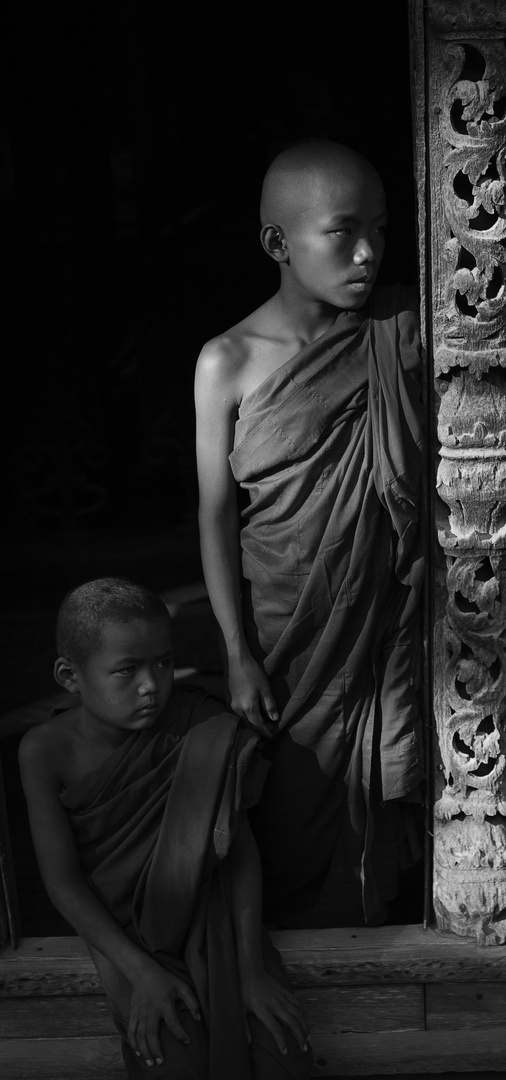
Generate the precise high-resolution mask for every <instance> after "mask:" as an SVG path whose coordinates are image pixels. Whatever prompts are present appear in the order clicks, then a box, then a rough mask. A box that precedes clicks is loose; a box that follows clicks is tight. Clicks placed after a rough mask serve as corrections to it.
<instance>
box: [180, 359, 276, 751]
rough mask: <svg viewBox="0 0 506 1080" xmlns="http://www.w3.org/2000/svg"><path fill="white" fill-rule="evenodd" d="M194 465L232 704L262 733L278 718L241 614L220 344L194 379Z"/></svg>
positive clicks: (228, 391) (205, 559) (229, 403)
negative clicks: (195, 419)
mask: <svg viewBox="0 0 506 1080" xmlns="http://www.w3.org/2000/svg"><path fill="white" fill-rule="evenodd" d="M195 404H196V412H197V468H198V476H199V492H200V506H199V526H200V544H201V552H202V565H203V569H204V576H205V579H206V585H207V589H208V592H209V597H210V600H211V604H212V608H213V611H214V614H215V616H216V618H217V620H218V623H219V625H220V628H221V631H222V634H223V638H224V642H225V648H226V653H227V664H228V672H227V675H228V682H229V692H230V704H231V707H232V709H233V710H234V712H236V713H238V714H239V715H240V716H246V717H247V718H248V720H249V721H250V722H251V723H252V724H253V725H254V726H255V727H257V728H258V729H259V730H260V731H262V733H263V734H267V735H269V734H271V732H270V730H269V729H268V728H267V727H266V725H265V718H266V716H267V717H268V719H269V720H277V719H278V712H277V708H276V703H275V701H274V698H273V696H272V692H271V689H270V686H269V683H268V680H267V678H266V676H265V673H264V671H263V669H262V668H261V667H260V666H259V665H258V664H257V663H256V661H255V660H254V659H253V657H252V655H251V652H250V650H249V648H248V644H247V642H246V638H245V634H244V625H243V620H242V612H241V584H240V583H241V571H240V540H239V513H238V508H237V488H236V482H235V480H234V477H233V475H232V470H231V468H230V463H229V460H228V459H229V454H230V453H231V451H232V449H233V443H234V428H235V422H236V419H237V395H236V392H235V387H234V381H233V377H232V375H231V362H230V359H229V358H228V357H227V356H226V355H225V353H224V352H222V351H220V348H219V346H218V345H212V344H211V345H209V346H207V347H206V348H205V349H204V350H203V351H202V353H201V355H200V358H199V362H198V364H197V372H196V379H195Z"/></svg>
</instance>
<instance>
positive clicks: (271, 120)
mask: <svg viewBox="0 0 506 1080" xmlns="http://www.w3.org/2000/svg"><path fill="white" fill-rule="evenodd" d="M0 19H1V27H0V29H1V31H2V40H3V48H4V54H5V55H4V62H3V65H2V69H3V75H2V79H3V89H4V94H3V115H2V116H0V133H1V145H0V152H1V160H0V214H1V216H2V226H3V239H2V262H3V264H4V269H5V271H6V273H5V277H6V286H5V287H4V292H3V298H4V302H5V307H4V311H5V325H6V327H7V333H8V341H9V346H8V349H7V352H6V363H5V364H4V366H3V375H2V380H3V383H4V389H5V388H7V409H6V413H5V421H4V424H3V432H4V434H6V451H5V456H4V461H5V467H4V469H3V476H4V479H5V480H6V492H5V497H4V507H5V510H6V512H5V515H4V526H3V528H4V538H5V539H6V540H7V544H6V552H5V556H4V557H3V566H4V570H6V573H5V575H4V584H3V589H2V591H3V598H4V603H3V612H4V616H3V633H2V651H3V660H4V671H5V675H4V677H3V691H4V700H3V702H2V711H3V712H5V711H6V710H9V709H14V708H17V707H18V706H22V705H24V704H25V703H27V702H29V701H31V700H32V699H33V698H35V697H37V696H38V697H41V696H44V695H45V694H48V693H49V694H50V693H51V692H52V691H53V689H54V684H53V681H52V662H53V658H54V648H53V631H52V628H53V625H54V618H55V613H56V610H57V607H58V604H59V602H60V599H61V597H62V595H63V593H64V592H65V590H66V589H67V588H69V587H71V586H72V585H74V584H76V583H77V582H79V581H82V580H84V579H86V578H89V577H94V576H97V575H99V574H103V573H126V574H130V575H131V576H134V577H136V578H138V579H140V580H141V581H143V582H144V583H146V584H148V585H151V586H152V587H154V588H156V589H159V590H161V589H166V588H168V587H172V586H176V585H180V584H183V583H185V582H191V581H195V580H198V579H199V578H200V577H201V568H200V561H199V553H198V534H197V519H196V512H197V489H196V476H195V465H194V449H193V446H194V417H193V374H194V368H195V362H196V359H197V356H198V353H199V350H200V348H201V347H202V345H203V343H204V342H205V341H206V340H207V339H208V338H209V337H211V336H213V335H215V334H216V333H218V332H220V331H223V330H224V329H225V328H226V327H227V326H230V325H231V324H233V323H234V322H236V321H237V320H238V319H240V318H242V317H244V316H245V315H246V314H247V313H248V312H249V311H251V310H253V308H254V307H256V306H257V305H258V304H260V303H261V302H262V301H263V300H265V299H267V297H268V296H269V295H270V294H272V293H273V292H274V291H275V289H276V287H277V277H276V269H275V267H274V265H273V264H272V263H271V262H270V261H269V260H268V259H267V257H266V256H265V255H264V253H263V252H262V250H261V247H260V244H259V240H258V232H259V223H258V201H259V193H260V187H261V182H262V177H263V174H264V173H265V170H266V168H267V167H268V165H269V163H270V161H271V160H272V158H273V157H274V156H275V155H276V153H278V152H279V150H281V149H283V147H284V146H286V145H287V144H289V143H290V142H292V141H294V140H297V139H300V138H304V137H309V136H328V137H329V138H331V139H335V140H337V141H340V142H344V143H346V144H348V145H350V146H353V147H355V148H356V149H357V150H359V151H361V152H362V153H364V154H365V155H366V156H367V157H368V158H370V160H371V161H372V162H373V163H374V164H375V165H376V166H377V168H378V169H379V171H380V173H381V174H382V176H383V179H384V182H385V186H386V190H387V198H388V203H389V211H390V226H389V234H388V243H387V254H386V256H385V260H384V265H383V269H382V280H383V281H384V282H391V281H397V280H404V281H406V282H410V283H414V282H416V279H417V266H416V238H415V208H414V181H413V166H412V131H411V116H410V78H409V46H408V27H407V3H405V2H404V0H389V2H388V3H379V2H372V0H371V2H366V3H364V2H363V3H353V2H346V3H344V2H342V0H333V2H331V3H330V2H324V3H322V2H318V0H316V2H312V3H306V4H305V5H303V6H301V5H294V4H293V3H292V2H290V3H285V2H278V3H276V0H271V3H270V4H264V3H262V2H259V3H251V4H241V3H237V4H235V5H229V4H224V3H216V4H212V3H207V4H206V5H205V6H204V5H202V6H200V5H197V6H194V5H193V4H191V3H189V2H188V3H177V2H176V3H171V2H170V0H166V2H163V0H146V2H141V0H100V2H96V0H50V2H47V3H45V2H44V0H9V2H8V3H7V5H6V6H4V8H3V14H2V15H1V16H0ZM184 650H185V656H180V657H179V660H180V662H183V663H185V662H189V663H191V662H192V657H191V655H189V654H191V642H190V643H188V642H186V644H185V645H184ZM0 724H1V720H0ZM7 743H8V744H9V745H7ZM11 743H12V740H10V739H9V740H5V743H4V748H3V750H2V756H3V758H4V771H8V772H9V774H10V773H11V764H12V762H11V758H12V753H11V752H10V751H12V749H13V748H12V746H11ZM13 760H14V759H13ZM5 761H7V762H8V769H7V770H6V768H5ZM12 768H13V769H14V765H13V766H12Z"/></svg>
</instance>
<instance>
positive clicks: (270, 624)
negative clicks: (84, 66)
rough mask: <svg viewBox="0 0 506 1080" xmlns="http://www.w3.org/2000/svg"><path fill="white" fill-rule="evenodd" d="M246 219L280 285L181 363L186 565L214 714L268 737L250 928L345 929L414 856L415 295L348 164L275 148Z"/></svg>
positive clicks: (317, 145) (357, 159)
mask: <svg viewBox="0 0 506 1080" xmlns="http://www.w3.org/2000/svg"><path fill="white" fill-rule="evenodd" d="M261 224H262V229H261V234H260V236H261V241H262V244H263V247H264V250H265V252H266V253H267V255H268V256H269V257H270V258H271V259H272V260H274V262H275V263H276V264H277V266H278V268H279V273H280V285H279V289H278V291H277V292H276V293H275V295H274V296H272V297H271V298H270V299H269V300H267V301H266V303H264V304H262V306H261V307H259V308H257V309H256V310H255V311H253V312H252V314H250V315H248V316H247V317H246V318H245V319H243V320H242V321H241V322H239V323H238V324H237V325H235V326H233V327H231V329H229V330H227V331H226V332H225V333H223V334H221V335H219V336H218V337H216V338H214V339H213V340H212V341H209V342H208V343H207V344H206V345H205V346H204V348H203V350H202V352H201V355H200V358H199V361H198V365H197V373H196V386H195V391H196V408H197V458H198V469H199V487H200V529H201V549H202V562H203V567H204V573H205V578H206V582H207V586H208V591H209V596H210V599H211V603H212V606H213V609H214V613H215V615H216V618H217V620H218V622H219V625H220V627H221V632H222V638H223V643H224V648H225V660H226V666H227V672H228V683H229V692H230V703H231V707H232V709H233V710H234V712H236V713H237V714H238V715H240V716H245V717H247V718H248V720H249V721H250V722H251V723H252V724H253V725H254V726H256V727H257V728H258V730H260V731H262V732H263V733H264V734H269V732H270V735H271V737H272V736H273V737H272V741H271V742H270V744H269V748H268V753H269V754H270V756H271V757H272V759H273V764H272V768H271V770H270V772H269V774H268V777H267V781H266V785H265V788H264V791H263V793H262V798H261V800H260V804H259V806H258V807H255V809H254V811H253V814H252V816H251V822H252V826H253V829H254V832H255V836H256V839H257V842H258V845H259V850H260V854H261V857H262V862H263V870H264V891H265V896H266V911H267V914H268V917H269V918H270V920H272V921H273V922H275V923H277V924H278V925H280V926H312V927H315V926H339V925H356V924H357V923H360V922H363V921H364V919H365V920H366V921H368V922H373V921H380V920H382V919H384V918H385V917H386V907H385V904H386V902H387V901H388V900H389V899H391V898H392V897H393V896H394V895H395V892H396V888H397V871H398V867H399V866H402V865H406V864H408V863H409V861H410V860H411V858H412V855H414V854H417V852H416V845H415V844H414V843H410V836H409V835H408V832H407V830H406V825H407V823H408V822H409V818H410V815H408V813H404V810H403V808H402V806H401V804H400V800H403V799H405V798H406V797H408V798H410V799H413V798H414V797H416V795H415V793H416V789H417V788H418V787H419V785H420V781H421V780H422V778H423V769H422V761H421V747H420V738H419V722H418V716H417V702H416V695H415V689H414V688H415V683H416V661H417V656H418V654H419V648H418V647H417V643H416V632H417V622H418V616H417V602H418V598H419V595H420V588H421V581H422V573H423V547H422V545H421V538H420V533H419V530H418V505H419V489H420V478H421V471H422V467H423V445H422V436H421V425H420V411H421V394H420V374H421V358H420V350H419V336H418V328H417V316H416V298H413V297H412V296H411V297H410V296H409V295H408V294H407V291H406V290H405V289H403V288H401V287H400V286H389V287H382V288H378V287H377V286H376V285H375V282H376V278H377V274H378V270H379V267H380V263H381V259H382V255H383V250H384V245H385V227H386V202H385V193H384V190H383V185H382V182H381V179H380V177H379V176H378V173H377V172H376V170H375V169H374V168H373V166H372V165H371V164H370V163H369V162H368V161H366V160H365V159H364V158H363V157H362V156H361V155H360V154H358V153H356V152H355V151H354V150H350V149H348V148H347V147H345V146H341V145H340V144H337V143H332V142H329V141H326V140H311V141H308V142H303V143H299V144H297V145H295V146H292V147H290V148H288V149H287V150H284V151H283V152H282V153H281V154H280V155H279V156H278V157H277V158H276V159H275V160H274V161H273V163H272V165H271V166H270V168H269V170H268V172H267V174H266V177H265V180H264V185H263V191H262V201H261ZM239 489H241V490H240V492H239ZM239 495H240V497H239ZM411 835H412V834H411ZM412 840H413V841H416V837H414V836H412Z"/></svg>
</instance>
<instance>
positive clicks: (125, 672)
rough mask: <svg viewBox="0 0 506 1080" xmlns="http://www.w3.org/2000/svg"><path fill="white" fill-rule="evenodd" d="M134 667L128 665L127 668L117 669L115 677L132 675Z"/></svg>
mask: <svg viewBox="0 0 506 1080" xmlns="http://www.w3.org/2000/svg"><path fill="white" fill-rule="evenodd" d="M134 671H135V667H134V665H133V664H130V665H129V666H128V667H123V668H118V670H117V672H116V675H133V673H134Z"/></svg>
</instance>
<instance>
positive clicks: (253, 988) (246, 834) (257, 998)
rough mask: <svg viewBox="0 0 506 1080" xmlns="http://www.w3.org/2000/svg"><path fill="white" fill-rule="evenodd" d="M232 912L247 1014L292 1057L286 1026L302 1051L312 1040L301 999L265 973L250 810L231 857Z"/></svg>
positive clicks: (257, 866)
mask: <svg viewBox="0 0 506 1080" xmlns="http://www.w3.org/2000/svg"><path fill="white" fill-rule="evenodd" d="M229 860H230V868H231V879H232V908H233V918H234V930H235V937H236V947H237V959H238V964H239V977H240V984H241V996H242V1001H243V1007H244V1010H245V1012H246V1014H247V1013H248V1012H251V1013H254V1014H255V1016H257V1017H258V1019H259V1020H260V1021H261V1022H262V1023H263V1024H264V1025H265V1027H266V1028H267V1030H268V1031H270V1033H271V1035H272V1037H273V1039H274V1040H275V1042H276V1045H277V1046H278V1049H279V1050H280V1052H281V1053H282V1054H286V1053H287V1045H286V1033H285V1031H284V1030H283V1028H284V1027H287V1028H288V1029H289V1030H290V1031H291V1032H292V1035H293V1036H294V1038H295V1039H296V1041H297V1043H298V1044H299V1046H300V1048H301V1050H307V1040H308V1037H309V1032H308V1027H307V1024H306V1020H305V1018H304V1014H303V1012H302V1010H301V1008H300V1005H299V1003H298V1001H297V998H296V997H295V996H294V995H293V994H292V993H291V991H290V990H289V989H288V988H287V987H285V986H283V985H282V984H281V983H279V982H278V981H277V980H276V979H274V978H273V976H272V975H270V974H269V972H268V971H266V970H265V967H264V963H263V955H262V870H261V865H260V857H259V854H258V849H257V846H256V843H255V839H254V837H253V834H252V832H251V828H250V824H249V821H248V817H247V814H246V812H245V811H242V812H241V816H240V821H239V828H238V831H237V834H236V836H235V838H234V842H233V845H232V848H231V851H230V854H229Z"/></svg>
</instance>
